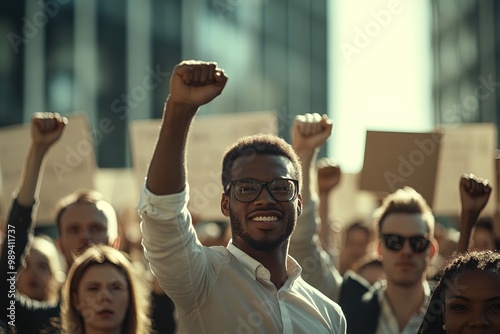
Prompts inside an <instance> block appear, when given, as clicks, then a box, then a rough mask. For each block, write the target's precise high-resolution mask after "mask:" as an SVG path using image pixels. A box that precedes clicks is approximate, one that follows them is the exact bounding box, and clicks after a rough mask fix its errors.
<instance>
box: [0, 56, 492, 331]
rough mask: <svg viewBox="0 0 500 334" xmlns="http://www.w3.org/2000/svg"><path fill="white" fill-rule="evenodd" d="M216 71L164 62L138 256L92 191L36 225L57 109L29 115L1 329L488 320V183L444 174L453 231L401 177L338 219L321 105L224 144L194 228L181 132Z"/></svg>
mask: <svg viewBox="0 0 500 334" xmlns="http://www.w3.org/2000/svg"><path fill="white" fill-rule="evenodd" d="M227 82H228V78H227V76H226V73H225V72H224V70H222V69H221V68H219V67H218V66H217V64H216V63H213V62H202V61H183V62H181V63H179V64H178V65H176V66H175V68H174V69H173V71H172V76H171V81H170V94H169V95H168V98H167V101H166V103H165V108H164V111H163V120H162V125H161V128H160V130H159V135H158V140H157V143H156V146H155V148H154V153H153V156H152V159H151V163H150V164H149V170H148V172H147V175H145V177H146V178H145V181H144V183H143V186H142V188H141V191H140V194H139V203H138V206H137V211H138V215H139V216H138V217H140V230H141V233H142V250H143V255H144V256H143V257H142V258H141V259H137V257H135V256H131V252H130V249H129V247H128V246H127V247H125V246H124V243H123V242H122V236H121V235H120V234H119V233H118V231H119V229H118V225H119V222H118V219H117V215H116V212H115V211H114V209H113V207H112V206H111V205H110V204H109V202H107V201H106V200H105V199H104V198H103V197H102V195H101V194H99V193H98V192H96V191H94V190H88V189H85V190H81V189H80V190H77V189H75V191H74V192H73V193H71V194H69V195H68V196H66V197H64V198H62V199H61V200H60V201H59V203H58V206H57V208H56V215H55V217H54V221H55V224H56V227H57V231H58V237H57V240H51V239H50V238H48V237H46V236H34V227H35V225H36V224H35V222H34V219H33V217H34V215H35V212H36V207H37V205H38V202H39V201H43V198H41V199H39V198H38V193H39V184H40V182H41V179H40V178H41V175H42V174H43V169H44V160H45V157H46V155H47V153H48V152H49V150H50V148H51V147H52V146H53V145H54V143H56V142H57V141H58V140H59V139H60V137H61V135H62V134H63V132H64V129H65V127H66V124H67V119H65V118H64V117H61V116H60V115H58V114H55V113H37V114H35V115H34V116H33V118H32V121H31V145H30V148H29V150H28V152H27V157H26V160H25V162H24V167H23V174H22V177H21V180H20V182H19V186H18V188H17V190H16V192H15V194H14V197H13V199H12V204H11V207H10V211H9V215H8V218H7V221H6V224H5V228H4V231H5V234H4V236H3V244H2V250H1V254H0V289H1V290H2V291H4V293H3V297H2V298H0V309H1V310H2V311H1V315H0V332H2V331H4V332H7V333H10V332H13V333H40V332H41V333H86V334H93V333H111V334H113V333H208V334H211V333H304V334H305V333H353V334H363V333H373V334H391V333H403V334H408V333H462V332H466V331H471V332H474V331H475V332H478V333H479V332H481V333H500V254H499V253H498V252H497V251H496V249H498V245H499V241H500V238H499V236H498V235H497V234H496V231H498V230H499V228H498V226H497V225H498V224H500V223H499V218H498V217H496V216H495V217H491V218H490V219H488V218H481V219H480V215H481V212H482V211H483V209H484V208H485V206H486V204H487V202H488V200H489V198H490V195H491V192H492V188H491V185H490V183H489V182H488V181H487V180H484V179H481V178H479V177H476V176H475V175H473V174H464V175H463V176H462V177H461V178H460V179H459V180H457V186H458V187H459V189H460V200H461V202H460V204H461V213H460V216H459V219H458V225H457V230H458V231H459V237H458V238H455V239H453V238H449V237H447V235H448V234H447V233H444V232H443V231H446V229H444V228H443V227H442V226H441V225H440V224H439V222H437V221H436V219H435V217H434V214H433V212H432V209H431V207H430V206H429V205H428V204H427V202H426V201H425V199H424V198H423V197H422V195H421V194H419V193H418V192H417V191H416V190H415V189H412V188H410V187H403V188H401V189H398V190H397V191H395V192H393V193H391V194H388V195H387V196H386V197H385V198H384V199H383V200H382V201H381V203H380V206H379V208H378V209H377V210H375V212H374V213H373V220H372V221H354V222H352V223H349V224H344V225H343V226H338V225H336V224H337V223H336V222H334V221H332V219H331V217H333V216H334V215H335V211H334V209H332V208H331V207H330V206H329V203H330V202H331V201H330V197H331V196H335V188H336V187H337V185H338V184H339V182H340V181H341V176H342V172H341V169H340V167H339V166H338V165H337V164H336V163H335V162H334V161H333V160H331V159H318V152H319V149H320V147H321V146H322V145H324V144H325V143H326V141H327V140H328V139H329V138H330V136H331V134H332V128H333V122H332V120H331V119H330V118H329V117H328V116H326V115H323V116H321V115H319V114H316V113H306V114H304V115H299V116H297V117H296V118H295V120H294V122H293V125H292V128H291V142H290V143H288V142H286V141H285V140H283V139H282V138H280V137H278V136H275V135H264V134H255V135H251V136H246V137H243V138H241V139H239V140H238V141H237V142H236V143H234V145H232V146H231V147H229V148H228V149H227V150H226V152H225V154H224V157H223V161H222V170H221V184H222V187H221V204H220V205H221V212H222V214H223V215H224V216H225V217H227V219H228V221H229V224H228V225H224V224H222V225H221V226H220V230H221V233H220V235H218V236H217V237H216V238H211V239H210V241H209V240H208V239H205V238H201V233H200V231H201V230H200V228H199V227H200V225H198V224H200V223H198V217H193V216H192V215H191V212H190V211H189V209H188V202H189V183H188V178H187V173H188V170H187V169H186V166H187V163H186V162H187V161H186V151H187V150H188V149H189V147H188V143H187V138H188V134H189V130H190V126H191V123H192V120H193V118H194V116H195V115H196V113H197V112H198V110H199V108H200V107H201V106H203V105H204V104H207V103H209V102H210V101H212V100H213V99H214V98H216V97H217V96H218V95H220V94H221V93H222V92H223V90H224V88H225V86H226V83H227ZM470 172H473V171H464V173H470ZM137 224H139V221H137ZM219 225H220V224H219ZM197 226H198V227H197ZM197 231H198V233H199V234H200V236H199V235H198V233H197Z"/></svg>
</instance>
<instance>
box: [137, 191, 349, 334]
mask: <svg viewBox="0 0 500 334" xmlns="http://www.w3.org/2000/svg"><path fill="white" fill-rule="evenodd" d="M188 193H189V188H188V187H186V189H185V190H184V191H183V192H181V193H178V194H173V195H165V196H157V195H154V194H153V193H151V192H150V191H149V190H148V189H146V187H145V185H144V186H143V188H142V191H141V195H140V200H139V213H140V215H141V219H142V222H141V231H142V235H143V240H142V244H143V247H144V254H145V257H146V259H147V260H148V261H149V264H150V268H151V270H152V272H153V273H154V275H155V276H156V278H157V279H158V282H159V284H160V286H161V287H162V288H163V289H164V290H165V292H166V293H167V294H168V295H169V296H170V298H171V299H172V300H173V301H174V303H175V305H176V308H177V312H178V315H179V318H178V321H179V327H180V328H181V332H185V333H200V334H204V333H206V334H213V333H217V334H219V333H224V334H225V333H266V334H269V333H286V334H289V333H303V334H310V333H315V334H321V333H341V334H342V333H346V321H345V317H344V314H343V313H342V310H341V308H340V307H339V306H338V305H337V304H336V303H334V302H333V301H331V300H330V299H329V298H327V297H326V296H324V295H323V294H322V293H320V292H319V291H318V290H316V289H315V288H313V287H312V286H310V285H309V284H308V283H306V282H305V281H304V280H303V279H302V278H301V277H300V274H301V271H302V268H301V267H300V266H299V265H298V263H297V262H296V261H295V260H294V259H293V258H292V257H290V256H288V259H287V274H288V279H287V280H286V282H285V284H284V285H283V286H282V287H281V288H280V289H277V288H276V287H275V285H274V284H273V283H272V282H271V280H270V277H271V275H270V273H269V271H268V270H267V269H266V268H265V267H264V266H263V265H262V264H260V263H259V262H258V261H256V260H255V259H253V258H252V257H250V256H248V255H247V254H246V253H244V252H243V251H241V250H240V249H238V248H237V247H236V246H234V245H233V244H232V243H231V242H230V243H229V245H228V246H227V247H220V246H215V247H205V246H202V245H201V244H200V242H199V241H198V239H197V237H196V233H195V230H194V228H193V226H192V224H191V216H190V214H189V211H188V209H187V202H188V200H189V195H188Z"/></svg>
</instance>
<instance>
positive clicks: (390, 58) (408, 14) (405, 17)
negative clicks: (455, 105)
mask: <svg viewBox="0 0 500 334" xmlns="http://www.w3.org/2000/svg"><path fill="white" fill-rule="evenodd" d="M328 4H329V8H328V15H329V20H328V24H329V27H328V31H329V32H331V33H330V34H328V53H329V57H330V58H331V59H332V66H329V68H328V89H329V92H328V94H329V102H328V103H329V105H328V110H329V116H330V117H331V118H332V119H333V121H334V128H333V134H332V137H331V139H330V140H331V141H330V143H329V151H328V155H329V157H333V158H335V159H336V160H337V162H338V163H339V164H340V166H341V167H342V170H343V171H344V172H349V173H357V172H359V171H360V170H361V168H362V165H363V156H364V146H365V133H366V130H380V131H402V132H421V131H429V130H431V129H432V126H433V122H434V112H433V110H432V100H431V97H432V95H431V94H432V86H431V70H432V67H431V65H432V63H431V59H432V58H431V38H430V31H431V18H430V13H431V11H430V3H429V1H416V0H399V1H398V0H370V1H366V0H339V1H330V2H328Z"/></svg>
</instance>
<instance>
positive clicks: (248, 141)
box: [221, 133, 302, 193]
mask: <svg viewBox="0 0 500 334" xmlns="http://www.w3.org/2000/svg"><path fill="white" fill-rule="evenodd" d="M262 154H270V155H277V156H283V157H286V158H287V159H288V160H290V162H291V163H292V165H293V167H294V169H295V175H294V177H295V178H296V179H297V180H299V193H300V189H302V167H301V165H300V162H299V157H298V156H297V153H295V151H294V150H293V148H292V146H291V145H290V144H289V143H287V142H286V141H285V140H284V139H283V138H280V137H278V136H275V135H270V134H262V133H261V134H256V135H251V136H245V137H242V138H240V139H239V140H238V141H237V142H236V143H235V144H233V145H232V146H231V147H229V148H228V149H227V150H226V152H225V153H224V158H223V159H222V175H221V181H222V187H223V188H224V191H225V190H226V188H227V185H228V184H229V182H231V169H232V168H233V165H234V162H235V161H236V159H238V158H239V157H242V156H250V158H251V156H255V155H262Z"/></svg>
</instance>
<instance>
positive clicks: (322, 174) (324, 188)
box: [317, 158, 342, 194]
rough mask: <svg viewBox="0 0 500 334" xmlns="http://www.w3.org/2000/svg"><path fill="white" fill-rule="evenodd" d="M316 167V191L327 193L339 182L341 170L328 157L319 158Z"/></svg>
mask: <svg viewBox="0 0 500 334" xmlns="http://www.w3.org/2000/svg"><path fill="white" fill-rule="evenodd" d="M317 168H318V192H319V193H320V194H321V193H325V194H327V193H329V192H330V190H332V189H333V188H335V187H336V186H337V185H338V184H339V182H340V177H341V175H342V171H341V169H340V166H339V165H337V163H336V162H335V161H333V160H331V159H328V158H322V159H320V160H319V161H318V163H317Z"/></svg>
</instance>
